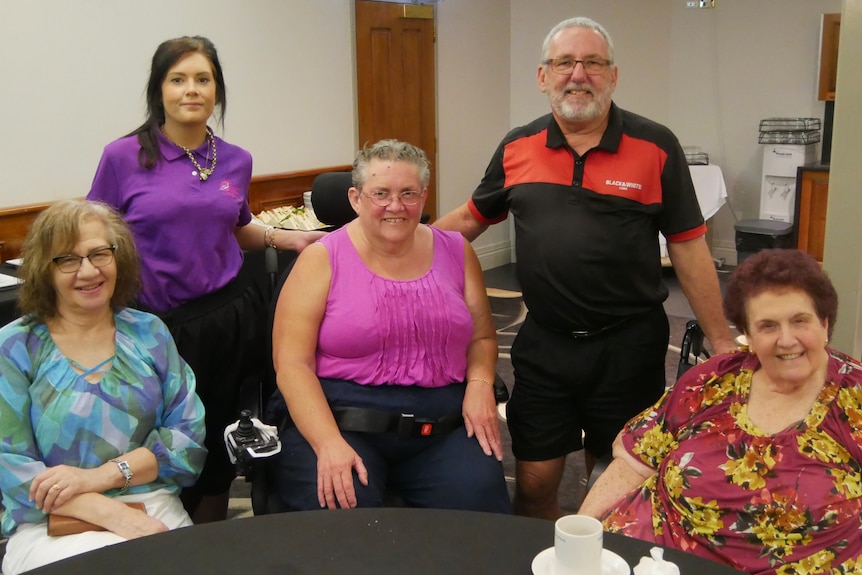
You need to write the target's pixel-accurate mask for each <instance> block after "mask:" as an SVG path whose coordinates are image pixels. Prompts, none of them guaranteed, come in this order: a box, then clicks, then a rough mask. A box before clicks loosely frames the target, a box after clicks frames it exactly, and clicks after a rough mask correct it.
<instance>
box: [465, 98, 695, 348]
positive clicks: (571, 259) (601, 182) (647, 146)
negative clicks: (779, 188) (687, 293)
mask: <svg viewBox="0 0 862 575" xmlns="http://www.w3.org/2000/svg"><path fill="white" fill-rule="evenodd" d="M469 207H470V209H471V211H472V212H473V214H474V215H475V216H476V217H477V218H478V219H479V221H481V222H483V223H485V224H494V223H497V222H500V221H503V220H505V219H506V217H507V215H508V213H509V212H511V213H512V215H513V216H514V222H515V249H516V254H517V258H518V276H519V280H520V283H521V289H522V290H523V294H524V301H525V303H526V305H527V307H528V308H529V310H530V313H531V315H532V316H533V318H534V319H535V320H536V321H538V322H539V323H540V324H541V325H545V326H546V327H548V328H551V329H558V330H563V331H574V330H594V329H600V328H602V327H606V326H608V325H612V324H614V323H617V322H619V321H620V320H621V319H623V318H625V317H627V316H631V315H635V314H639V313H643V312H646V311H648V310H650V309H652V308H654V307H655V306H656V305H659V304H661V303H662V302H663V301H664V300H665V299H666V298H667V295H668V292H667V288H666V286H665V285H664V283H663V282H662V272H661V255H660V251H659V243H658V233H659V231H661V232H662V233H663V234H664V235H665V237H666V238H667V239H668V241H670V242H674V241H677V242H679V241H685V240H690V239H694V238H697V237H700V236H702V235H703V234H705V233H706V226H705V224H704V221H703V216H702V215H701V212H700V207H699V206H698V203H697V196H696V195H695V192H694V186H693V184H692V182H691V174H690V172H689V169H688V164H687V163H686V161H685V154H684V153H683V151H682V148H681V146H680V145H679V142H678V141H677V139H676V137H675V136H674V135H673V133H672V132H671V131H670V130H669V129H668V128H666V127H665V126H662V125H661V124H658V123H656V122H653V121H651V120H648V119H646V118H644V117H641V116H638V115H636V114H632V113H631V112H627V111H625V110H622V109H620V108H618V107H617V106H616V105H615V104H611V109H610V117H609V122H608V127H607V129H606V130H605V133H604V134H603V135H602V139H601V142H600V143H599V145H598V146H597V147H595V148H593V149H592V150H590V151H588V152H587V153H585V154H584V155H583V156H578V155H577V154H576V153H575V152H574V151H573V150H572V149H571V148H570V147H569V145H568V144H567V143H566V139H565V137H564V136H563V133H562V131H561V130H560V127H559V126H558V125H557V123H556V121H555V120H554V117H553V115H551V114H548V115H546V116H543V117H541V118H538V119H537V120H535V121H533V122H531V123H530V124H527V125H526V126H522V127H520V128H515V129H514V130H512V131H511V132H509V134H508V135H507V136H506V137H505V139H504V140H503V141H502V142H501V144H500V146H499V147H498V148H497V151H496V152H495V153H494V157H493V158H492V159H491V163H490V164H489V166H488V169H487V170H486V172H485V176H484V178H483V179H482V183H481V184H480V185H479V187H478V188H477V189H476V191H475V192H474V193H473V197H472V198H471V200H470V202H469Z"/></svg>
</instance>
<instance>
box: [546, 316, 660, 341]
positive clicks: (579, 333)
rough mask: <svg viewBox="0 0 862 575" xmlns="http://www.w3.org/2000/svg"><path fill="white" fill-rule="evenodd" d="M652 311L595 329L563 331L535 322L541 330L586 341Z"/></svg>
mask: <svg viewBox="0 0 862 575" xmlns="http://www.w3.org/2000/svg"><path fill="white" fill-rule="evenodd" d="M652 311H653V310H648V311H646V312H643V313H637V314H635V315H630V316H627V317H624V318H622V319H621V320H619V321H615V322H614V323H612V324H609V325H606V326H604V327H597V328H595V329H576V330H568V329H563V328H559V327H551V326H547V325H545V324H542V323H539V322H538V321H536V323H538V324H539V325H540V326H542V327H543V328H545V329H546V330H548V331H552V332H554V333H559V334H561V335H567V336H569V337H571V338H572V339H587V338H591V337H596V336H599V335H603V334H607V333H610V332H612V331H615V330H617V329H619V328H621V327H623V326H624V325H626V324H627V323H629V322H630V321H632V320H634V319H637V318H641V317H643V316H645V315H646V314H648V313H650V312H652ZM533 321H535V318H533Z"/></svg>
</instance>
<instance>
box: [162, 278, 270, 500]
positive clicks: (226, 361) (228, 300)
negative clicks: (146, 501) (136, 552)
mask: <svg viewBox="0 0 862 575" xmlns="http://www.w3.org/2000/svg"><path fill="white" fill-rule="evenodd" d="M160 316H161V317H162V319H163V320H164V322H165V323H166V324H167V326H168V329H170V332H171V335H172V336H173V337H174V341H175V342H176V344H177V349H178V350H179V353H180V356H181V357H182V358H183V359H184V360H185V361H186V363H188V364H189V367H191V368H192V371H194V374H195V381H196V384H195V385H196V391H197V394H198V397H200V399H201V402H202V403H203V404H204V408H205V410H206V441H205V445H206V448H207V449H208V450H209V452H208V453H207V459H206V463H205V464H204V469H203V472H202V473H201V475H200V477H199V478H198V480H197V482H196V483H195V485H194V486H192V487H188V488H186V489H184V490H183V494H182V498H183V503H184V504H185V506H186V509H187V510H190V511H192V510H194V508H195V507H197V501H199V500H200V497H201V496H204V495H216V494H219V493H222V492H224V491H227V490H228V489H229V488H230V484H231V482H232V481H233V480H234V478H235V477H236V469H235V467H234V465H233V464H232V463H231V462H230V460H229V459H228V456H227V451H226V449H225V446H224V428H225V427H226V426H227V425H229V424H230V423H233V422H234V421H235V420H236V419H237V418H238V413H237V412H238V407H239V395H240V387H241V385H242V383H243V381H249V382H253V381H260V380H261V378H262V377H263V372H264V366H265V365H266V364H265V363H264V362H265V361H266V360H267V358H266V357H265V355H266V354H265V353H264V351H263V350H264V349H265V346H264V343H265V342H264V337H265V331H266V330H265V325H266V308H265V304H264V301H263V296H262V294H261V292H260V289H259V288H258V287H257V285H255V284H254V283H253V282H251V281H250V280H249V279H248V277H247V276H246V274H245V273H244V272H240V275H239V276H238V277H237V278H236V279H234V280H233V281H232V282H231V283H230V284H228V285H227V286H225V287H224V288H222V289H221V290H219V291H217V292H214V293H212V294H208V295H206V296H203V297H201V298H198V299H197V300H194V301H192V302H189V303H188V304H185V305H183V306H181V307H180V308H177V309H175V310H173V311H171V312H168V313H165V314H160Z"/></svg>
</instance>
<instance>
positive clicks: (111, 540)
mask: <svg viewBox="0 0 862 575" xmlns="http://www.w3.org/2000/svg"><path fill="white" fill-rule="evenodd" d="M117 499H118V500H119V501H125V502H133V501H137V502H141V503H143V504H144V505H146V506H147V515H149V516H150V517H155V518H156V519H159V520H160V521H161V522H162V523H164V524H165V525H167V526H168V528H169V529H177V528H179V527H187V526H189V525H191V524H192V520H191V519H190V518H189V516H188V514H187V513H186V511H185V509H183V504H182V502H180V498H179V497H178V496H177V495H175V494H173V493H171V492H169V491H167V490H164V489H160V490H158V491H154V492H152V493H140V494H135V495H121V496H119V497H117ZM123 541H125V539H124V538H123V537H120V536H119V535H116V534H115V533H111V532H110V531H86V532H84V533H76V534H75V535H63V536H62V537H50V536H48V520H47V519H45V521H42V522H40V523H25V524H23V525H19V526H18V529H16V530H15V533H13V534H12V535H10V536H9V540H8V541H7V542H6V555H5V557H3V575H18V573H22V572H24V571H29V570H30V569H35V568H37V567H41V566H43V565H47V564H48V563H54V562H55V561H59V560H61V559H66V558H67V557H72V556H74V555H79V554H81V553H85V552H87V551H92V550H93V549H99V548H101V547H105V546H107V545H114V544H115V543H122V542H123Z"/></svg>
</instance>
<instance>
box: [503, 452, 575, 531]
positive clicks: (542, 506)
mask: <svg viewBox="0 0 862 575" xmlns="http://www.w3.org/2000/svg"><path fill="white" fill-rule="evenodd" d="M565 463H566V458H565V457H557V458H555V459H549V460H547V461H520V460H519V461H517V462H516V464H515V479H516V483H515V502H514V505H515V513H516V514H517V515H524V516H526V517H537V518H540V519H552V520H553V519H558V518H560V517H562V515H563V513H562V511H560V500H559V496H558V494H557V492H558V491H559V489H560V481H561V480H562V478H563V468H564V466H565Z"/></svg>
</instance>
